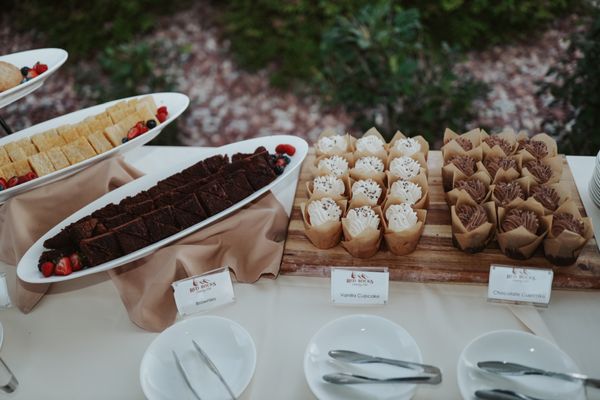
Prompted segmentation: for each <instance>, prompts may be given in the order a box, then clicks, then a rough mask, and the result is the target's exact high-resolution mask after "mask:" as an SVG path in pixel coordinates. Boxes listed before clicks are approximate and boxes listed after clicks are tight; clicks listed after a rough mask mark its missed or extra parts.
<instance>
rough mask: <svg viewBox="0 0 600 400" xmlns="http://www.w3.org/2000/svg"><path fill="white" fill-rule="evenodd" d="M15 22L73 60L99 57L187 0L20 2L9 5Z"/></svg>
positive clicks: (37, 0) (44, 0)
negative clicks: (99, 52) (101, 53)
mask: <svg viewBox="0 0 600 400" xmlns="http://www.w3.org/2000/svg"><path fill="white" fill-rule="evenodd" d="M8 3H10V5H9V7H10V8H9V11H10V12H11V20H12V21H14V23H15V24H16V26H17V27H19V28H21V29H22V30H25V31H31V29H35V31H36V33H37V37H38V39H39V41H40V42H41V43H42V44H43V45H47V46H54V47H62V48H64V49H66V50H67V51H68V52H69V54H70V55H71V56H72V57H75V58H79V57H85V56H89V55H93V54H95V53H96V52H97V51H99V50H102V49H104V48H105V47H106V46H114V45H118V44H121V43H125V42H128V41H130V40H131V39H132V38H133V37H134V36H136V35H137V34H140V33H144V32H147V31H148V30H150V29H151V28H152V27H153V26H154V23H155V22H156V19H157V17H158V16H160V15H163V13H165V12H169V10H173V9H174V8H173V7H178V6H181V5H184V4H186V3H187V2H186V1H185V0H175V1H169V2H165V1H162V0H101V1H78V0H53V1H48V0H19V1H12V2H8Z"/></svg>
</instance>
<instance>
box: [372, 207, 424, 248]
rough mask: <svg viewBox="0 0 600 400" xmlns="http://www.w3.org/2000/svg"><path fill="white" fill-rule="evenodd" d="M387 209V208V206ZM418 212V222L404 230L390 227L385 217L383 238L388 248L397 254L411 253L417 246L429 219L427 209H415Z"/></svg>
mask: <svg viewBox="0 0 600 400" xmlns="http://www.w3.org/2000/svg"><path fill="white" fill-rule="evenodd" d="M386 209H387V208H386ZM415 212H416V213H417V220H418V222H417V224H416V225H415V226H413V227H412V228H409V229H407V230H405V231H402V232H394V231H392V230H390V229H389V227H388V225H387V221H386V220H385V219H384V220H383V224H384V234H383V238H384V241H385V244H386V246H387V248H388V249H389V250H390V251H391V252H392V253H393V254H395V255H397V256H404V255H406V254H410V253H412V252H413V251H415V249H416V248H417V245H418V244H419V240H420V239H421V235H422V234H423V230H424V229H425V220H426V219H427V211H426V210H415Z"/></svg>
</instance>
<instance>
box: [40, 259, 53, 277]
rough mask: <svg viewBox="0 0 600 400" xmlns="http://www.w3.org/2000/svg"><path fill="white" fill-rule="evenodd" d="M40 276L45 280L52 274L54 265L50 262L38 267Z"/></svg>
mask: <svg viewBox="0 0 600 400" xmlns="http://www.w3.org/2000/svg"><path fill="white" fill-rule="evenodd" d="M40 270H41V271H42V274H43V275H44V276H45V277H46V278H47V277H49V276H51V275H52V274H54V263H53V262H52V261H46V262H45V263H43V264H42V266H41V267H40Z"/></svg>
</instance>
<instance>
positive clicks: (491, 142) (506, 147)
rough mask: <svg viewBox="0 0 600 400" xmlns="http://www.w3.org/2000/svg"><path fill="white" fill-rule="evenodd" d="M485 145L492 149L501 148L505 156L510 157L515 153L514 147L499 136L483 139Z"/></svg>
mask: <svg viewBox="0 0 600 400" xmlns="http://www.w3.org/2000/svg"><path fill="white" fill-rule="evenodd" d="M483 143H485V144H486V145H488V146H489V148H490V149H493V148H494V146H498V147H500V149H502V151H503V152H504V154H505V155H507V156H509V155H511V154H512V153H513V145H512V144H511V143H509V142H508V140H505V139H503V138H501V137H499V136H495V135H494V136H488V137H486V138H485V139H483Z"/></svg>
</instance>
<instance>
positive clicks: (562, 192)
mask: <svg viewBox="0 0 600 400" xmlns="http://www.w3.org/2000/svg"><path fill="white" fill-rule="evenodd" d="M527 183H528V184H529V186H528V187H527V194H528V197H531V198H533V199H534V200H536V199H535V198H534V197H533V195H532V193H531V192H532V190H533V188H534V187H535V186H538V185H537V184H536V183H535V181H534V180H533V179H527ZM544 186H549V187H551V188H553V189H554V190H555V191H556V193H557V194H558V196H559V201H558V207H560V206H561V205H563V204H564V203H565V202H566V201H568V200H570V199H571V191H570V190H569V185H568V184H567V183H566V182H563V181H561V182H558V183H553V184H550V185H548V184H545V185H544ZM536 201H537V200H536ZM538 203H540V204H542V203H541V202H538ZM542 207H544V215H550V214H552V213H554V212H555V211H554V210H551V209H549V208H546V207H545V206H544V205H543V204H542ZM557 210H558V208H557Z"/></svg>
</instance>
